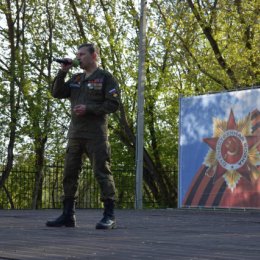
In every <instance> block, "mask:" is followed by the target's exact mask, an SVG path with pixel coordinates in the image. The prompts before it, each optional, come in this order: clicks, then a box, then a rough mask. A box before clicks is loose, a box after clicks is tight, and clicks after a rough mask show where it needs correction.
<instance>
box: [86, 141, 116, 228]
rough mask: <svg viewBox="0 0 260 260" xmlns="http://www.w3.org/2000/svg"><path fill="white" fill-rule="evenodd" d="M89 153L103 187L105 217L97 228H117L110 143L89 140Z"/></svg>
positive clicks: (96, 175)
mask: <svg viewBox="0 0 260 260" xmlns="http://www.w3.org/2000/svg"><path fill="white" fill-rule="evenodd" d="M87 154H88V157H89V159H90V161H91V165H92V167H93V171H94V174H95V177H96V179H97V181H98V183H99V186H100V189H101V200H102V201H103V203H104V213H103V218H102V219H101V220H100V221H99V222H98V223H97V225H96V228H97V229H112V228H115V227H116V221H115V214H114V207H115V193H116V189H115V183H114V178H113V176H112V173H111V170H110V145H109V143H108V141H106V140H93V141H89V142H88V145H87Z"/></svg>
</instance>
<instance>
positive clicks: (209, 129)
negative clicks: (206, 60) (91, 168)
mask: <svg viewBox="0 0 260 260" xmlns="http://www.w3.org/2000/svg"><path fill="white" fill-rule="evenodd" d="M179 118H180V129H179V200H178V205H179V207H211V208H212V207H219V208H260V89H258V88H253V89H247V90H240V91H232V92H225V93H215V94H207V95H201V96H194V97H181V98H180V117H179Z"/></svg>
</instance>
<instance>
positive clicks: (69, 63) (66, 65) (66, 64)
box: [53, 58, 80, 71]
mask: <svg viewBox="0 0 260 260" xmlns="http://www.w3.org/2000/svg"><path fill="white" fill-rule="evenodd" d="M53 61H56V62H58V63H60V64H61V69H62V70H64V71H68V70H69V69H70V68H71V67H78V66H79V64H80V62H79V60H78V59H74V60H72V59H69V58H65V59H57V58H55V59H53Z"/></svg>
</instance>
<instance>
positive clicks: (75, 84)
mask: <svg viewBox="0 0 260 260" xmlns="http://www.w3.org/2000/svg"><path fill="white" fill-rule="evenodd" d="M77 59H78V61H79V63H80V67H81V68H82V69H83V70H84V72H82V73H80V74H75V75H73V76H72V78H71V79H70V80H68V81H67V82H65V77H66V75H67V73H68V71H69V70H70V68H71V67H72V64H71V63H70V64H61V69H60V70H59V72H58V75H57V76H56V78H55V80H54V83H53V88H52V95H53V97H55V98H59V99H62V98H68V99H69V100H70V103H71V123H70V127H69V132H68V145H67V150H66V156H65V167H64V177H63V189H64V200H63V213H62V215H61V216H60V217H58V218H57V219H56V220H54V221H47V223H46V225H47V226H49V227H60V226H66V227H75V226H76V218H75V198H76V192H77V188H78V178H79V173H80V171H81V166H82V156H83V154H86V155H87V156H88V158H89V160H90V162H91V165H92V168H93V171H94V174H95V177H96V179H97V181H98V183H99V185H100V189H101V200H102V201H103V203H104V213H103V218H102V219H101V220H100V221H99V222H98V223H97V225H96V228H97V229H111V228H115V226H116V222H115V216H114V202H115V184H114V180H113V176H112V173H111V171H110V147H109V143H108V133H107V131H108V129H107V128H108V114H110V113H113V112H115V111H116V110H117V109H118V107H119V89H118V83H117V82H116V80H115V79H114V77H113V76H112V75H111V74H110V73H109V72H107V71H105V70H103V69H101V68H99V67H98V64H97V51H96V49H95V47H94V45H93V44H88V43H87V44H82V45H81V46H79V48H78V52H77ZM68 61H70V62H71V60H69V59H68Z"/></svg>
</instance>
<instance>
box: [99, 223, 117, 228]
mask: <svg viewBox="0 0 260 260" xmlns="http://www.w3.org/2000/svg"><path fill="white" fill-rule="evenodd" d="M116 227H117V226H116V224H113V225H111V226H104V225H101V224H99V223H98V224H97V225H96V229H115V228H116Z"/></svg>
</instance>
